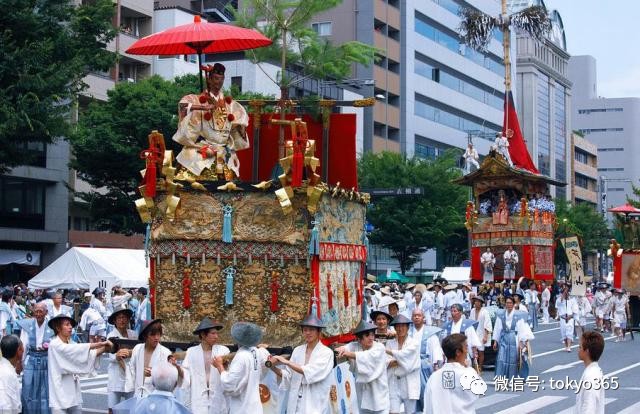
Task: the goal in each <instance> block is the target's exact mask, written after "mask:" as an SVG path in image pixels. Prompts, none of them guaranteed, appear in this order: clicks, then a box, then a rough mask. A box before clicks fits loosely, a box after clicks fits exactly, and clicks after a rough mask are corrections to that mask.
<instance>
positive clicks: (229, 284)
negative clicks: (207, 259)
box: [222, 267, 236, 305]
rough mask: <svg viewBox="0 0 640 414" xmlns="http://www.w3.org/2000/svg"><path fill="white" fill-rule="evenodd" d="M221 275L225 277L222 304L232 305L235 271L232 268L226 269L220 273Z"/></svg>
mask: <svg viewBox="0 0 640 414" xmlns="http://www.w3.org/2000/svg"><path fill="white" fill-rule="evenodd" d="M222 273H223V274H224V275H225V277H226V284H225V292H224V304H225V305H233V277H234V276H235V274H236V269H234V268H233V267H227V268H226V269H224V270H223V271H222Z"/></svg>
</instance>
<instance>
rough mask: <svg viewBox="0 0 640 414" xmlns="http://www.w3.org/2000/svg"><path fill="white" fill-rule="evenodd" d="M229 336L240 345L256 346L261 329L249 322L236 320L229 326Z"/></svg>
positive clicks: (260, 335)
mask: <svg viewBox="0 0 640 414" xmlns="http://www.w3.org/2000/svg"><path fill="white" fill-rule="evenodd" d="M231 337H232V338H233V339H234V340H235V341H236V342H237V343H238V345H240V346H246V347H252V346H256V345H258V344H259V343H260V340H261V339H262V329H260V327H259V326H258V325H256V324H254V323H251V322H236V323H234V324H233V326H232V327H231Z"/></svg>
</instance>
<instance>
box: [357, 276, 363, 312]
mask: <svg viewBox="0 0 640 414" xmlns="http://www.w3.org/2000/svg"><path fill="white" fill-rule="evenodd" d="M357 286H358V291H357V295H356V301H357V302H356V303H357V305H358V307H359V306H360V305H362V289H363V287H362V275H360V276H359V277H358V283H357Z"/></svg>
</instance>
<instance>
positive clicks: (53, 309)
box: [47, 292, 73, 318]
mask: <svg viewBox="0 0 640 414" xmlns="http://www.w3.org/2000/svg"><path fill="white" fill-rule="evenodd" d="M62 299H63V298H62V293H61V292H56V293H54V294H53V297H52V298H51V300H52V301H51V302H50V305H51V306H48V309H47V315H49V318H53V317H56V316H58V315H67V316H69V317H71V318H72V317H73V309H71V307H69V306H67V305H63V304H62Z"/></svg>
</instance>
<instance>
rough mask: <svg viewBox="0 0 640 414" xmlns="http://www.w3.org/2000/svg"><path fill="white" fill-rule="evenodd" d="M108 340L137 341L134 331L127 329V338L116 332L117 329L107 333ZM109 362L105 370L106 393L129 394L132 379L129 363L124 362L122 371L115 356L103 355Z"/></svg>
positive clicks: (131, 388) (131, 387) (110, 354)
mask: <svg viewBox="0 0 640 414" xmlns="http://www.w3.org/2000/svg"><path fill="white" fill-rule="evenodd" d="M109 338H121V339H138V335H137V334H136V331H133V330H131V329H127V337H126V338H125V337H124V336H122V335H121V334H120V332H118V330H117V329H114V330H113V331H111V332H109ZM105 355H106V358H107V360H108V361H109V368H107V374H108V376H109V382H108V383H107V391H109V392H131V391H133V378H132V376H131V370H130V369H129V361H128V360H124V361H123V362H124V370H123V369H122V367H121V366H120V363H119V362H118V360H117V358H116V354H112V353H107V354H105Z"/></svg>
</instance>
